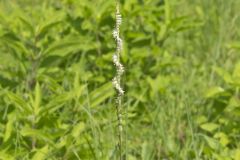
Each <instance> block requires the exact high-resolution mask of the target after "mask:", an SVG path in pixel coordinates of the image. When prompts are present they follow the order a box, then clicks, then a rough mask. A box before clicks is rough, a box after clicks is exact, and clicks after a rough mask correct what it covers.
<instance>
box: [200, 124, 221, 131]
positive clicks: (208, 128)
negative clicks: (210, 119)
mask: <svg viewBox="0 0 240 160" xmlns="http://www.w3.org/2000/svg"><path fill="white" fill-rule="evenodd" d="M200 127H201V128H202V129H203V130H205V131H208V132H213V131H214V130H216V129H217V128H219V125H218V124H215V123H204V124H202V125H201V126H200Z"/></svg>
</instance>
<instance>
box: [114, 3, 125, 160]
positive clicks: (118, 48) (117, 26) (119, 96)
mask: <svg viewBox="0 0 240 160" xmlns="http://www.w3.org/2000/svg"><path fill="white" fill-rule="evenodd" d="M119 5H120V3H119V0H116V13H115V18H116V24H115V28H114V30H113V33H112V34H113V38H114V39H115V41H116V52H115V53H114V55H113V63H114V65H115V66H116V76H115V77H114V78H113V80H112V83H113V86H114V88H115V89H116V91H117V98H116V112H117V119H118V149H119V159H120V160H122V132H123V126H122V111H121V105H122V104H121V103H122V96H123V95H124V90H123V88H122V87H121V76H122V74H123V73H124V67H123V65H122V64H121V62H120V54H121V52H122V48H123V42H122V39H121V38H120V25H121V23H122V16H121V14H120V8H119Z"/></svg>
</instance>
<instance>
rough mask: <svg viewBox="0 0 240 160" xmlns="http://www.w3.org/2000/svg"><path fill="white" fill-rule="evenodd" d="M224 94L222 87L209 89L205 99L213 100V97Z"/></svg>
mask: <svg viewBox="0 0 240 160" xmlns="http://www.w3.org/2000/svg"><path fill="white" fill-rule="evenodd" d="M223 92H224V89H223V88H222V87H218V86H216V87H211V88H210V89H208V91H207V92H206V94H205V97H206V98H212V97H215V96H217V95H219V94H221V93H223Z"/></svg>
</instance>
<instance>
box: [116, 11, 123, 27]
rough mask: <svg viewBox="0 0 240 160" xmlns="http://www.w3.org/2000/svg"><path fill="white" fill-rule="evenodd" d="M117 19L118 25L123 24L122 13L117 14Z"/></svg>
mask: <svg viewBox="0 0 240 160" xmlns="http://www.w3.org/2000/svg"><path fill="white" fill-rule="evenodd" d="M116 21H117V25H118V26H119V25H121V23H122V16H121V14H117V15H116Z"/></svg>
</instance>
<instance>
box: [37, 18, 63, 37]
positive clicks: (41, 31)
mask: <svg viewBox="0 0 240 160" xmlns="http://www.w3.org/2000/svg"><path fill="white" fill-rule="evenodd" d="M62 22H63V21H60V20H58V21H54V22H50V23H48V24H46V25H44V26H42V27H41V28H40V29H39V31H38V33H37V37H38V38H39V39H41V38H43V37H44V36H45V35H46V34H47V33H48V32H49V31H50V30H51V29H52V28H53V27H56V26H57V25H59V24H61V23H62Z"/></svg>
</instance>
